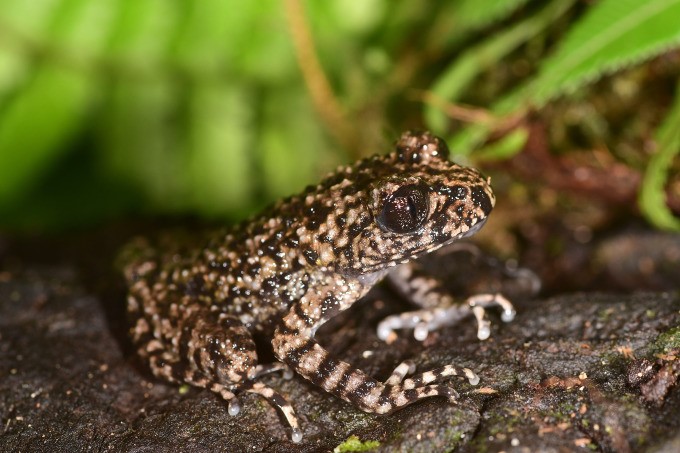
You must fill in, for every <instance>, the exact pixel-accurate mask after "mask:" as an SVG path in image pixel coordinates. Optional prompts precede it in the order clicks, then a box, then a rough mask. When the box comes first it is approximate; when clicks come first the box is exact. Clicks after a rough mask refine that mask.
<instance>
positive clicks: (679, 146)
mask: <svg viewBox="0 0 680 453" xmlns="http://www.w3.org/2000/svg"><path fill="white" fill-rule="evenodd" d="M656 143H657V147H658V148H657V150H656V153H655V154H654V155H653V156H652V157H651V159H650V160H649V164H648V165H647V170H646V171H645V175H644V179H643V180H642V188H641V190H640V195H639V203H640V209H641V210H642V213H643V214H644V215H645V216H646V217H647V219H649V221H650V222H652V223H653V224H654V225H656V226H657V227H659V228H664V229H667V230H675V231H680V219H679V218H678V217H676V216H674V215H673V213H672V212H671V210H670V209H669V208H668V205H667V204H666V191H665V190H664V186H665V184H666V180H667V178H668V170H669V169H670V167H671V165H672V164H673V159H675V158H676V156H678V155H679V154H680V85H678V88H677V89H676V95H675V101H674V105H673V107H672V108H671V111H670V112H669V114H668V116H667V117H666V119H665V120H664V122H663V124H662V125H661V127H660V128H659V130H658V131H657V135H656Z"/></svg>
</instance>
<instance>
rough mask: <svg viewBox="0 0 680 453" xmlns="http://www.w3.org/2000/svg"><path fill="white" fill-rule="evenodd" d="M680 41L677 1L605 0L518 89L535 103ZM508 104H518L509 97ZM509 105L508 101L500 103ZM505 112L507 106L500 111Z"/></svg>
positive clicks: (542, 101) (572, 30)
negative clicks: (530, 79)
mask: <svg viewBox="0 0 680 453" xmlns="http://www.w3.org/2000/svg"><path fill="white" fill-rule="evenodd" d="M678 43H680V0H645V1H640V0H603V1H601V2H600V3H597V4H596V5H595V6H593V7H592V8H591V9H590V10H589V11H588V13H587V14H586V16H585V17H584V18H583V19H581V20H580V21H579V22H578V23H577V24H576V25H574V26H573V28H572V29H571V30H570V32H569V34H568V35H567V36H566V37H565V38H564V40H563V41H562V43H561V45H560V47H559V49H558V51H557V52H555V54H553V55H552V56H551V57H550V58H548V59H546V60H545V62H544V64H543V65H542V68H541V70H540V71H539V74H538V76H537V77H536V79H534V80H532V81H531V82H530V83H529V84H527V85H526V86H525V87H524V88H522V89H521V90H520V96H521V97H522V98H525V99H524V100H526V101H529V102H531V103H532V104H534V105H535V106H542V105H543V104H545V103H546V102H548V101H549V100H550V99H551V98H553V97H555V96H558V95H561V94H563V93H568V92H571V91H573V90H574V89H576V88H578V87H580V86H582V85H584V84H585V83H588V82H590V81H592V80H594V79H597V78H599V77H601V76H602V75H603V74H605V73H608V72H612V71H615V70H617V69H620V68H621V67H623V66H626V65H632V64H634V63H637V62H639V61H642V60H643V59H647V58H651V57H653V56H655V55H658V54H659V53H661V52H664V51H667V50H669V49H670V48H672V47H674V46H677V45H678ZM511 100H512V101H511V102H510V103H509V105H508V107H510V108H512V107H513V105H514V106H516V105H517V101H515V98H514V97H513V98H511ZM505 104H508V102H507V101H506V102H505V103H504V105H505ZM504 110H505V109H504Z"/></svg>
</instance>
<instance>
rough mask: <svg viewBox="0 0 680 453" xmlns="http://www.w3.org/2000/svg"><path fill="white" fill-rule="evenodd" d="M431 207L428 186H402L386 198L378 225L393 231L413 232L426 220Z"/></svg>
mask: <svg viewBox="0 0 680 453" xmlns="http://www.w3.org/2000/svg"><path fill="white" fill-rule="evenodd" d="M429 209H430V206H429V202H428V196H427V188H425V187H423V186H421V185H417V184H409V185H407V186H403V187H400V188H399V189H397V190H396V191H394V192H393V193H392V194H391V195H390V196H389V197H388V198H387V200H385V204H384V205H383V208H382V211H381V212H380V215H379V216H378V225H380V228H382V229H383V230H386V231H391V232H393V233H402V234H403V233H412V232H414V231H415V230H417V229H418V228H419V227H420V226H421V225H422V224H423V223H424V222H425V219H427V213H428V211H429Z"/></svg>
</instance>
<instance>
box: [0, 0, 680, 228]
mask: <svg viewBox="0 0 680 453" xmlns="http://www.w3.org/2000/svg"><path fill="white" fill-rule="evenodd" d="M678 17H680V0H649V1H646V2H639V1H637V0H635V1H633V0H602V1H600V2H597V3H596V4H594V5H592V6H589V5H585V4H577V3H576V2H575V0H553V1H552V2H528V1H527V0H461V1H457V2H431V3H419V2H391V1H389V0H362V1H354V2H348V1H345V0H326V1H323V2H313V1H306V2H302V1H300V0H256V1H250V2H243V1H236V0H201V1H196V2H182V1H167V0H96V1H93V0H31V1H26V0H0V227H4V228H54V227H67V226H76V225H82V224H86V223H91V222H93V221H98V220H103V219H106V218H111V217H115V216H120V215H123V214H129V213H132V212H145V213H155V214H159V213H194V214H198V215H201V216H206V217H222V218H238V217H242V216H243V215H244V214H245V213H247V212H250V211H252V210H253V209H255V208H257V207H259V206H261V205H262V204H263V203H266V202H268V201H271V200H273V199H275V198H278V197H280V196H281V195H285V194H289V193H291V192H295V191H297V190H299V189H301V188H302V187H304V186H305V185H306V184H308V183H311V182H314V181H316V180H318V177H319V175H320V174H322V173H324V172H325V171H328V170H330V169H332V168H333V167H334V166H335V165H336V164H338V163H341V162H345V161H347V160H349V159H353V158H356V157H358V156H361V155H364V154H371V153H374V152H377V151H384V150H385V146H386V144H387V143H389V141H391V140H392V139H394V138H395V137H396V135H397V134H398V133H399V132H400V129H402V128H404V127H411V128H413V127H427V128H430V129H432V130H433V131H434V132H436V133H438V134H440V135H443V136H445V137H447V138H448V139H449V140H450V141H451V142H452V143H453V144H454V149H455V150H456V151H457V152H459V153H460V154H469V153H470V152H471V151H472V150H473V149H479V148H484V150H483V154H482V155H483V156H484V157H486V158H489V157H491V158H496V159H508V158H511V157H512V156H513V155H514V154H515V153H516V152H518V151H519V150H520V149H521V148H522V146H523V145H524V143H525V142H526V139H527V136H528V130H526V129H525V128H524V126H521V125H520V126H519V127H518V128H517V129H516V130H514V131H510V133H509V134H508V135H507V136H506V137H505V138H504V139H503V138H502V139H501V140H500V141H499V140H495V141H493V143H491V142H490V141H489V138H490V137H491V136H492V134H493V133H494V132H495V131H498V129H499V128H501V129H502V127H501V126H500V125H501V124H502V122H503V121H504V118H507V117H512V116H517V115H521V114H523V113H524V112H526V111H528V110H529V109H531V108H537V107H541V106H543V105H545V104H547V103H549V102H550V101H551V100H552V99H555V98H557V97H560V96H569V95H570V94H571V93H573V92H574V91H575V90H577V89H578V88H579V87H581V86H583V85H585V84H588V83H591V82H593V81H594V80H597V79H598V78H600V77H602V76H603V75H605V74H607V73H610V72H612V71H615V70H617V69H619V68H621V67H625V66H630V65H632V64H638V63H640V62H642V61H644V60H647V59H649V58H651V57H653V56H655V55H658V54H660V53H662V52H667V51H669V49H673V48H677V47H678V45H679V43H680V27H678V26H677V18H678ZM555 41H556V42H555ZM522 52H525V53H527V54H528V55H530V57H527V61H529V63H528V64H529V65H530V66H531V67H532V70H531V71H529V72H528V74H527V75H526V76H522V77H516V76H512V77H508V82H507V84H506V86H505V85H503V86H499V87H497V88H495V91H493V92H492V93H484V92H482V91H481V90H480V92H479V94H476V95H472V96H471V95H470V93H471V92H475V93H477V92H476V91H474V90H473V87H474V86H475V83H478V81H479V79H480V78H481V77H482V76H483V75H484V74H487V73H489V72H491V71H494V69H496V68H498V67H502V65H503V64H504V62H506V61H507V60H508V59H510V58H515V59H516V58H518V57H517V55H518V53H522ZM419 93H420V94H419ZM422 93H426V95H423V94H422ZM461 101H463V102H476V101H477V102H479V104H478V105H480V106H481V107H484V108H486V109H488V112H490V114H489V115H488V116H487V117H484V118H483V119H482V120H480V121H476V122H473V124H471V125H469V126H465V127H454V123H453V121H452V118H451V115H450V113H449V110H448V107H449V106H450V105H453V104H456V103H458V102H461ZM668 121H677V115H671V116H669V120H668ZM663 127H665V128H669V127H670V128H671V129H672V127H673V124H671V125H670V126H669V125H668V124H666V125H664V126H663ZM496 138H498V137H496ZM667 142H669V141H668V140H667ZM676 144H677V140H670V145H669V146H670V148H671V149H670V150H665V151H664V156H665V157H664V159H660V160H659V159H657V160H656V164H655V165H656V167H655V169H654V171H648V172H647V173H646V177H647V181H646V184H645V187H646V189H645V190H647V195H645V196H644V197H641V198H640V200H641V202H642V203H646V200H653V201H651V202H650V204H649V206H646V207H645V206H643V209H642V211H643V212H644V213H646V215H647V216H648V218H650V219H651V220H652V221H653V222H656V223H657V224H658V225H660V226H664V227H669V228H673V227H674V226H673V222H672V221H668V218H669V216H670V217H671V218H672V214H670V211H669V210H668V208H667V206H666V205H665V203H663V201H661V202H659V200H663V196H662V194H663V190H664V184H665V181H666V178H667V177H668V171H669V168H670V166H671V165H672V162H673V160H674V157H675V156H677V153H678V150H677V149H675V148H673V146H676ZM485 145H488V146H485ZM676 147H677V146H676ZM660 218H663V219H666V221H665V222H664V221H661V222H659V221H658V220H655V219H660Z"/></svg>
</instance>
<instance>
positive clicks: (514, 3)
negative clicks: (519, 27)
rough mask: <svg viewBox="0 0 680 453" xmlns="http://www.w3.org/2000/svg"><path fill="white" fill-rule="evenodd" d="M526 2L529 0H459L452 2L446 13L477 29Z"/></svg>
mask: <svg viewBox="0 0 680 453" xmlns="http://www.w3.org/2000/svg"><path fill="white" fill-rule="evenodd" d="M526 2H527V0H459V1H456V2H450V3H449V5H450V8H449V10H448V11H447V12H446V13H447V14H451V15H452V16H453V17H454V18H455V20H456V23H458V24H460V25H461V26H464V27H466V28H467V29H475V28H482V27H485V26H487V25H489V24H491V23H493V22H496V21H498V20H501V19H504V18H506V17H507V16H509V15H510V14H512V13H513V12H514V11H516V10H517V9H518V8H519V7H520V6H522V5H524V4H525V3H526Z"/></svg>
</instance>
